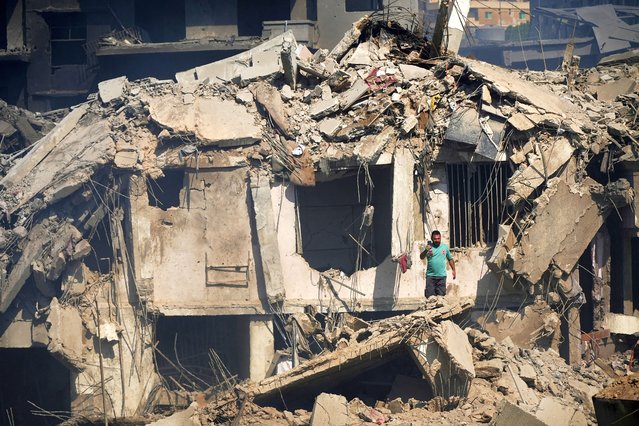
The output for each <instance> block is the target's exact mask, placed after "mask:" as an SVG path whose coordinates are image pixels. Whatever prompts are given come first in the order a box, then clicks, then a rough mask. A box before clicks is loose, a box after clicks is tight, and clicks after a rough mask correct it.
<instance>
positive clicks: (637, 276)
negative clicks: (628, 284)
mask: <svg viewBox="0 0 639 426" xmlns="http://www.w3.org/2000/svg"><path fill="white" fill-rule="evenodd" d="M630 249H631V250H632V251H631V256H630V259H635V260H634V261H633V262H632V263H631V265H632V302H633V309H634V310H637V309H639V265H637V262H636V259H639V238H636V237H635V238H631V239H630Z"/></svg>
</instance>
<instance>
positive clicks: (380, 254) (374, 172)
mask: <svg viewBox="0 0 639 426" xmlns="http://www.w3.org/2000/svg"><path fill="white" fill-rule="evenodd" d="M369 171H370V182H371V183H372V186H371V185H369V184H368V182H367V177H366V172H365V170H364V168H362V169H360V171H359V172H357V171H354V172H353V174H352V175H350V176H347V177H344V178H340V179H336V180H333V181H329V182H319V183H317V185H316V186H314V187H298V188H297V203H298V205H297V207H298V211H299V225H300V226H299V232H300V234H301V244H302V247H301V250H299V248H298V251H301V254H302V256H304V259H306V261H307V262H308V263H309V265H310V266H311V267H312V268H314V269H316V270H318V271H326V270H328V269H331V268H334V269H339V270H341V271H342V272H344V273H346V274H349V275H350V274H352V273H353V272H355V271H356V270H358V269H366V268H371V267H374V266H377V265H379V264H380V263H381V262H382V261H383V260H384V259H385V258H386V257H387V256H388V255H389V254H390V246H391V228H392V226H391V222H392V220H391V205H392V191H391V188H392V186H391V185H392V180H391V178H392V168H391V167H371V168H370V169H369ZM358 256H361V257H359V258H358Z"/></svg>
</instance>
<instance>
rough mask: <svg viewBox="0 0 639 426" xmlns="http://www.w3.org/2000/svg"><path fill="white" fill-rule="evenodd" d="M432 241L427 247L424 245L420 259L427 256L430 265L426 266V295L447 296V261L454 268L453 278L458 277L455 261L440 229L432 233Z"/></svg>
mask: <svg viewBox="0 0 639 426" xmlns="http://www.w3.org/2000/svg"><path fill="white" fill-rule="evenodd" d="M430 238H431V240H432V241H429V242H428V244H427V245H426V247H422V250H421V253H420V255H419V258H420V259H422V260H423V259H424V258H427V259H428V260H427V262H428V266H427V267H426V291H425V294H426V297H430V296H445V295H446V261H448V264H449V265H450V268H451V269H452V270H453V279H455V278H457V272H456V271H455V261H454V260H453V256H452V255H451V254H450V249H449V248H448V246H447V245H446V244H444V243H442V234H441V232H439V231H433V233H432V234H431V235H430Z"/></svg>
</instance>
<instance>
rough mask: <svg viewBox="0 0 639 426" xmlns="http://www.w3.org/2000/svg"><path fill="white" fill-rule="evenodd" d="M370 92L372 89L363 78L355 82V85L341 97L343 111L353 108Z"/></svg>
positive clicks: (340, 102)
mask: <svg viewBox="0 0 639 426" xmlns="http://www.w3.org/2000/svg"><path fill="white" fill-rule="evenodd" d="M369 90H370V88H369V87H368V84H366V82H365V81H364V80H362V79H361V78H358V79H357V80H355V82H353V85H352V86H351V87H350V88H349V89H348V90H346V91H345V92H344V93H342V94H341V95H340V101H339V104H340V108H341V109H342V111H344V110H347V109H349V108H350V107H352V106H353V105H354V104H355V102H357V101H358V100H359V99H361V98H362V97H363V96H364V95H365V94H366V93H368V91H369Z"/></svg>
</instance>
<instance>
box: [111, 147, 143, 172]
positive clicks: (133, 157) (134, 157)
mask: <svg viewBox="0 0 639 426" xmlns="http://www.w3.org/2000/svg"><path fill="white" fill-rule="evenodd" d="M113 163H114V165H115V167H116V168H118V169H132V168H134V167H135V166H136V165H137V164H138V153H137V151H120V152H118V153H116V154H115V158H114V159H113Z"/></svg>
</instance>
